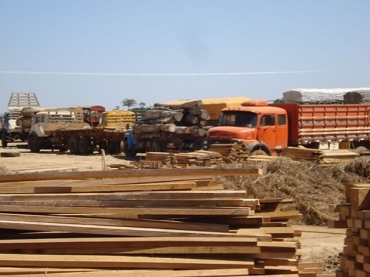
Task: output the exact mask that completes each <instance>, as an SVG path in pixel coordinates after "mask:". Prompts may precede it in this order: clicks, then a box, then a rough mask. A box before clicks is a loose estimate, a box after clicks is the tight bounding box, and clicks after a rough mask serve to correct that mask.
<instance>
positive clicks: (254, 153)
mask: <svg viewBox="0 0 370 277" xmlns="http://www.w3.org/2000/svg"><path fill="white" fill-rule="evenodd" d="M251 156H268V154H267V153H266V152H265V151H263V150H260V149H259V150H254V151H253V152H252V153H251Z"/></svg>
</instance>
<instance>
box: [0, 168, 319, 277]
mask: <svg viewBox="0 0 370 277" xmlns="http://www.w3.org/2000/svg"><path fill="white" fill-rule="evenodd" d="M258 174H259V172H258V170H254V169H253V170H251V169H249V170H247V169H210V168H208V169H161V170H158V169H156V170H150V169H149V170H127V171H94V172H70V173H60V174H58V173H45V174H24V175H3V176H2V178H1V180H0V202H1V205H0V209H1V214H0V232H1V235H2V240H1V241H0V272H2V274H5V272H6V274H12V275H14V276H29V275H30V274H32V273H34V274H36V273H38V274H46V275H47V276H49V277H56V276H76V275H78V276H146V277H147V276H184V277H185V276H188V277H189V276H247V275H279V276H292V277H293V276H316V274H314V273H311V274H309V273H307V272H305V271H304V269H302V266H301V265H299V253H298V251H297V249H298V248H299V247H300V243H299V236H300V232H297V231H295V230H294V229H293V228H292V227H291V226H290V224H289V220H290V219H297V218H299V216H300V214H299V212H298V211H296V210H292V211H284V210H283V207H284V206H285V204H287V203H290V202H291V200H285V199H267V200H262V199H255V198H248V197H247V194H246V191H243V190H224V189H223V188H222V186H221V185H220V184H218V183H217V182H216V181H214V180H213V177H215V176H243V175H244V176H246V175H254V176H256V175H258ZM315 272H316V271H315ZM46 275H43V276H46Z"/></svg>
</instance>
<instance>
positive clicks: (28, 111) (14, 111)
mask: <svg viewBox="0 0 370 277" xmlns="http://www.w3.org/2000/svg"><path fill="white" fill-rule="evenodd" d="M39 107H40V104H39V101H38V99H37V97H36V94H35V93H33V92H12V94H11V96H10V99H9V103H8V110H7V112H5V114H4V116H3V120H2V124H1V130H0V134H1V144H2V146H3V147H7V146H8V143H9V142H13V141H16V140H21V141H26V140H27V138H28V133H29V130H30V126H31V125H32V120H33V119H32V118H33V116H34V114H33V112H34V110H37V109H38V108H39ZM22 110H23V111H24V112H25V113H24V114H23V115H22V114H21V112H22ZM22 123H24V124H22Z"/></svg>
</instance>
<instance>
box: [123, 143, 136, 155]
mask: <svg viewBox="0 0 370 277" xmlns="http://www.w3.org/2000/svg"><path fill="white" fill-rule="evenodd" d="M123 153H125V155H126V156H127V157H135V156H136V154H137V150H136V149H128V143H124V144H123Z"/></svg>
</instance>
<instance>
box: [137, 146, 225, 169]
mask: <svg viewBox="0 0 370 277" xmlns="http://www.w3.org/2000/svg"><path fill="white" fill-rule="evenodd" d="M156 162H157V163H161V164H162V165H163V166H162V168H171V167H172V168H183V167H189V166H200V167H210V166H214V165H217V164H220V163H222V162H223V160H222V157H221V155H220V154H219V153H218V152H213V151H204V150H197V151H194V152H187V153H167V152H148V153H146V158H145V161H142V162H141V164H142V165H145V166H142V168H158V167H157V166H156V164H155V163H156ZM151 165H152V166H153V167H150V166H151Z"/></svg>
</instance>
